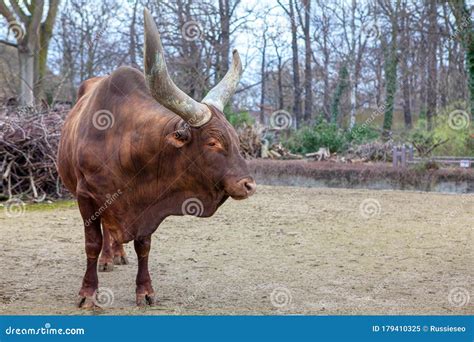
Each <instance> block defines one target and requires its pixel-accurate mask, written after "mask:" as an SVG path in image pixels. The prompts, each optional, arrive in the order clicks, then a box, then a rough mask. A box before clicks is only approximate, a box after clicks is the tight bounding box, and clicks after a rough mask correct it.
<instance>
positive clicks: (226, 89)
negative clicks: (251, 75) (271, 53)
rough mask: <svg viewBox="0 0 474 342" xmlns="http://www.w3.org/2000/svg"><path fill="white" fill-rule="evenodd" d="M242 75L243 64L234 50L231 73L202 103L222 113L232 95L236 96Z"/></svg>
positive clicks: (228, 72)
mask: <svg viewBox="0 0 474 342" xmlns="http://www.w3.org/2000/svg"><path fill="white" fill-rule="evenodd" d="M241 75H242V62H241V61H240V56H239V52H238V51H237V50H236V49H234V51H232V65H231V67H230V69H229V71H227V73H226V74H225V76H224V78H223V79H222V80H221V81H220V82H219V83H218V84H217V85H216V86H215V87H214V88H212V89H211V90H210V91H209V93H208V94H207V95H206V97H204V99H203V100H202V101H201V102H202V103H205V104H210V105H213V106H214V107H216V108H217V109H219V110H220V111H221V112H222V111H223V110H224V106H225V105H226V103H227V102H228V101H229V100H230V98H231V97H232V95H234V93H235V89H236V88H237V85H238V84H239V81H240V76H241Z"/></svg>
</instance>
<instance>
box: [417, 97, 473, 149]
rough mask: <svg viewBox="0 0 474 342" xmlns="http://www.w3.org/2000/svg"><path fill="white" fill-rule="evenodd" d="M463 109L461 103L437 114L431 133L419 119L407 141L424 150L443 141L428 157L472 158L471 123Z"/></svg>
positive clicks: (424, 121)
mask: <svg viewBox="0 0 474 342" xmlns="http://www.w3.org/2000/svg"><path fill="white" fill-rule="evenodd" d="M463 108H465V106H463V104H462V103H454V104H452V105H450V106H447V107H446V108H444V109H443V110H441V111H440V112H438V114H437V116H436V118H435V120H434V128H433V130H432V131H428V130H427V129H426V127H427V126H426V120H425V119H419V120H418V122H417V124H416V127H415V128H414V129H413V130H412V131H411V132H410V134H409V137H408V140H410V141H411V142H413V143H414V144H416V145H417V146H419V147H421V148H422V149H425V150H429V149H430V148H431V147H432V146H434V145H435V144H437V143H440V142H444V141H445V142H444V143H442V144H441V145H439V146H437V147H436V148H434V149H432V151H431V152H430V153H428V155H435V156H436V155H437V156H474V141H473V139H472V138H471V136H472V135H473V134H474V130H473V129H472V123H471V124H470V123H469V112H468V110H464V109H463ZM456 116H457V119H456V118H455V117H456ZM463 119H466V120H464V121H462V120H463ZM459 120H461V121H459Z"/></svg>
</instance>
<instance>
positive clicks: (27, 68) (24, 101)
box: [18, 48, 35, 106]
mask: <svg viewBox="0 0 474 342" xmlns="http://www.w3.org/2000/svg"><path fill="white" fill-rule="evenodd" d="M18 60H19V62H20V104H21V105H23V106H33V105H34V104H35V98H34V94H33V87H34V70H35V57H34V55H33V54H32V53H31V52H30V51H29V50H26V51H24V50H23V49H22V48H18Z"/></svg>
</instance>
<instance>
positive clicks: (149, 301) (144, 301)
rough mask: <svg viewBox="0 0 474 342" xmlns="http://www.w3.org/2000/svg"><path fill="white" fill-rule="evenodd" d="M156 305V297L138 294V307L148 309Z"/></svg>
mask: <svg viewBox="0 0 474 342" xmlns="http://www.w3.org/2000/svg"><path fill="white" fill-rule="evenodd" d="M154 305H155V295H154V294H151V295H147V294H139V295H138V294H137V306H139V307H146V306H154Z"/></svg>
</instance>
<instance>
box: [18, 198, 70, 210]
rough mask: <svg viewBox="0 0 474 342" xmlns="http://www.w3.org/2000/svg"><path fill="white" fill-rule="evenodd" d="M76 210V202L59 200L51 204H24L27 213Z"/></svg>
mask: <svg viewBox="0 0 474 342" xmlns="http://www.w3.org/2000/svg"><path fill="white" fill-rule="evenodd" d="M71 208H77V201H76V200H60V201H56V202H52V203H46V202H44V203H26V210H27V211H46V210H56V209H71Z"/></svg>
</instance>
